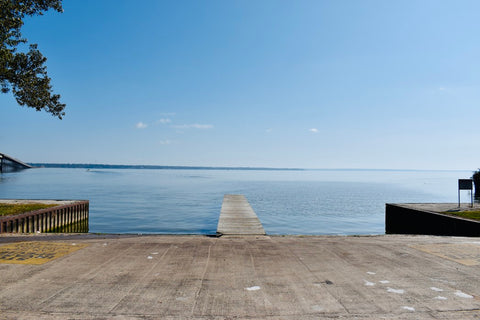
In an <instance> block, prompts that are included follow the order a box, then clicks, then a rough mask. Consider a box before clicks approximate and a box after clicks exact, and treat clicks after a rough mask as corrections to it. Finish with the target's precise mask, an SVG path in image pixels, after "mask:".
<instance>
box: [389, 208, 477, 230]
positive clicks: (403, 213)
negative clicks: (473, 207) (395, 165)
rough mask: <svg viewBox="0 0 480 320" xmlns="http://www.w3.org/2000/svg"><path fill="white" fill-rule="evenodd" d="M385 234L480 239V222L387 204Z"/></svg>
mask: <svg viewBox="0 0 480 320" xmlns="http://www.w3.org/2000/svg"><path fill="white" fill-rule="evenodd" d="M385 233H387V234H426V235H436V236H462V237H480V222H478V221H472V220H467V219H463V218H459V217H452V216H448V215H444V214H440V213H436V212H431V211H423V210H415V209H411V208H406V207H402V206H401V205H395V204H388V203H387V205H386V208H385Z"/></svg>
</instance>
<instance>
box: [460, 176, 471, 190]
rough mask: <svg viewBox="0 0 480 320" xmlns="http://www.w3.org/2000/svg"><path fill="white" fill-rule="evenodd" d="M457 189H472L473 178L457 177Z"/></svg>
mask: <svg viewBox="0 0 480 320" xmlns="http://www.w3.org/2000/svg"><path fill="white" fill-rule="evenodd" d="M458 190H473V180H472V179H458Z"/></svg>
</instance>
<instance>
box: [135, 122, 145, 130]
mask: <svg viewBox="0 0 480 320" xmlns="http://www.w3.org/2000/svg"><path fill="white" fill-rule="evenodd" d="M135 127H136V128H137V129H145V128H146V127H148V124H146V123H143V122H142V121H140V122H138V123H137V124H136V125H135Z"/></svg>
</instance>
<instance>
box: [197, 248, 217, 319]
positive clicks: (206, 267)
mask: <svg viewBox="0 0 480 320" xmlns="http://www.w3.org/2000/svg"><path fill="white" fill-rule="evenodd" d="M216 243H217V242H216V241H215V242H214V243H213V244H210V245H209V246H208V254H207V261H206V262H205V268H204V269H203V273H202V278H201V280H200V286H199V287H198V290H197V292H196V293H195V298H194V302H193V306H192V312H191V314H192V316H193V315H194V313H195V309H196V307H197V301H198V297H199V296H200V292H201V291H202V288H203V283H204V282H205V275H206V274H207V270H208V265H209V263H210V256H211V250H212V246H213V245H216Z"/></svg>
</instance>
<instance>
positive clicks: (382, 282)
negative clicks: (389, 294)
mask: <svg viewBox="0 0 480 320" xmlns="http://www.w3.org/2000/svg"><path fill="white" fill-rule="evenodd" d="M380 283H381V284H387V283H390V281H388V280H380Z"/></svg>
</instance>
